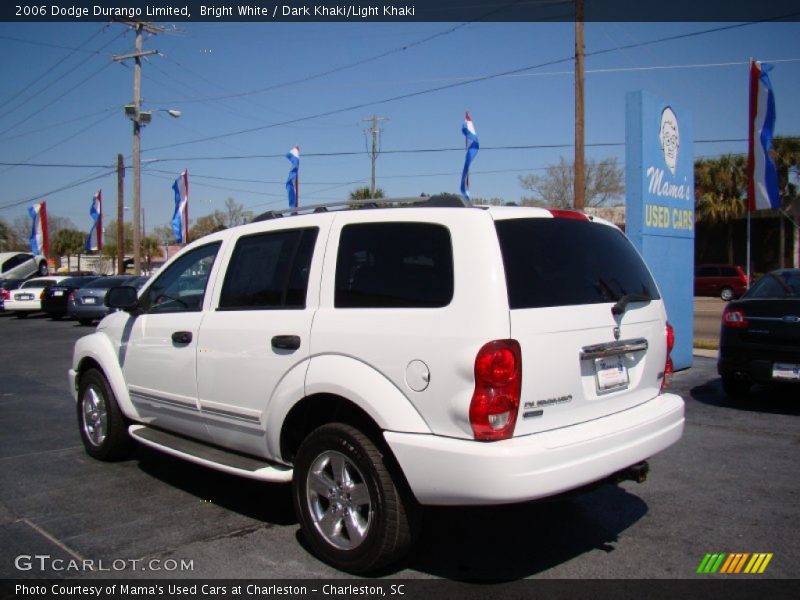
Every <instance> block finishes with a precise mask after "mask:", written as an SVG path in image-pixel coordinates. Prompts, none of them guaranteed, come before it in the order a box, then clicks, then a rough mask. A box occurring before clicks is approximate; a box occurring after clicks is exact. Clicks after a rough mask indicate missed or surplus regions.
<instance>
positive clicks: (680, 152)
mask: <svg viewBox="0 0 800 600" xmlns="http://www.w3.org/2000/svg"><path fill="white" fill-rule="evenodd" d="M693 138H694V136H693V131H692V119H691V115H689V114H688V113H687V112H686V111H685V110H682V109H681V108H680V107H678V106H676V105H675V104H671V103H668V102H664V101H662V100H660V99H659V98H656V97H655V96H653V95H652V94H649V93H647V92H642V91H639V92H629V93H628V95H627V97H626V123H625V188H626V190H625V191H626V202H625V232H626V234H627V235H628V237H629V238H630V239H631V241H632V242H633V244H634V245H635V246H636V247H637V248H638V249H639V252H641V254H642V256H643V257H644V259H645V261H646V262H647V264H648V266H649V267H650V270H651V271H652V272H653V276H654V277H655V278H656V282H657V283H658V287H659V289H660V290H661V293H662V295H663V296H664V304H665V305H666V308H667V318H668V319H669V322H670V323H671V324H672V326H673V327H674V328H675V347H674V349H673V350H672V361H673V363H674V365H675V368H676V369H684V368H687V367H691V366H692V347H693V339H694V304H693V301H694V230H695V227H694V224H695V220H694V152H693V148H692V140H693Z"/></svg>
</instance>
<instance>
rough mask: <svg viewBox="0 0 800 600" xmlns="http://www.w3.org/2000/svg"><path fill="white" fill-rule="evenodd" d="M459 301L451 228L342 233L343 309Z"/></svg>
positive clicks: (388, 227)
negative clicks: (454, 291) (456, 297)
mask: <svg viewBox="0 0 800 600" xmlns="http://www.w3.org/2000/svg"><path fill="white" fill-rule="evenodd" d="M452 298H453V249H452V244H451V242H450V232H449V231H448V230H447V228H446V227H443V226H441V225H435V224H432V223H366V224H354V225H347V226H345V227H344V228H343V229H342V235H341V239H340V241H339V254H338V257H337V261H336V297H335V305H336V307H338V308H356V307H358V308H388V307H417V308H436V307H441V306H447V305H448V304H450V300H451V299H452Z"/></svg>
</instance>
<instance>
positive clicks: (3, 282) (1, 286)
mask: <svg viewBox="0 0 800 600" xmlns="http://www.w3.org/2000/svg"><path fill="white" fill-rule="evenodd" d="M24 282H25V280H24V279H0V312H3V311H4V310H5V308H4V306H5V302H6V300H8V299H9V298H10V297H11V293H10V292H11V290H15V289H17V288H18V287H19V286H21V285H22V284H23V283H24Z"/></svg>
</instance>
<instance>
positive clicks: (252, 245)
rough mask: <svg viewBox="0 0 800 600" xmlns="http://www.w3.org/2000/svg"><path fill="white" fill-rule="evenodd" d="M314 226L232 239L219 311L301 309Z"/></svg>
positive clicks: (315, 236) (313, 239)
mask: <svg viewBox="0 0 800 600" xmlns="http://www.w3.org/2000/svg"><path fill="white" fill-rule="evenodd" d="M316 239H317V229H297V230H293V231H280V232H273V233H262V234H258V235H250V236H247V237H243V238H241V239H239V241H238V242H236V247H235V248H234V250H233V256H232V257H231V261H230V264H229V265H228V270H227V273H226V275H225V283H224V284H223V286H222V295H221V297H220V301H219V308H220V310H255V309H270V308H305V305H306V290H307V288H308V271H309V268H310V267H311V256H312V253H313V251H314V242H315V241H316Z"/></svg>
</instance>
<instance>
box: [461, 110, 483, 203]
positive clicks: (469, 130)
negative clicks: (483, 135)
mask: <svg viewBox="0 0 800 600" xmlns="http://www.w3.org/2000/svg"><path fill="white" fill-rule="evenodd" d="M461 133H463V134H464V137H465V138H466V144H467V155H466V157H465V158H464V170H463V171H462V172H461V195H462V196H464V199H465V200H466V201H467V202H470V201H471V200H470V197H469V166H470V165H471V164H472V161H473V160H475V156H476V155H477V154H478V149H479V148H480V146H479V144H478V134H477V133H476V132H475V125H474V124H473V123H472V119H470V118H469V113H467V116H466V117H465V118H464V124H463V125H462V126H461Z"/></svg>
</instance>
